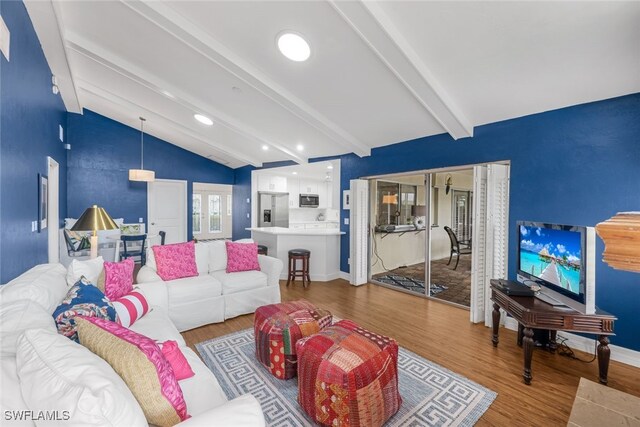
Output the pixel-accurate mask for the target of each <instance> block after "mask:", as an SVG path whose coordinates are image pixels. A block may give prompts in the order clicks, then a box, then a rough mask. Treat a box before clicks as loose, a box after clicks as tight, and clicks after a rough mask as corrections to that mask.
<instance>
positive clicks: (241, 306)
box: [137, 239, 283, 331]
mask: <svg viewBox="0 0 640 427" xmlns="http://www.w3.org/2000/svg"><path fill="white" fill-rule="evenodd" d="M238 242H240V243H242V242H243V241H242V240H239V241H238ZM245 242H251V240H248V239H247V240H246V241H245ZM195 248H196V264H197V267H198V276H195V277H187V278H183V279H176V280H170V281H166V282H165V281H163V280H162V279H161V278H160V276H158V273H157V268H156V261H155V258H154V255H153V250H152V249H151V248H149V249H148V251H147V264H146V265H145V266H144V267H142V268H141V269H140V271H139V272H138V277H137V281H138V283H146V284H155V285H157V287H158V288H160V289H157V291H158V292H159V293H162V292H163V291H162V290H164V292H166V295H163V296H162V298H166V299H167V301H168V302H167V305H168V307H169V318H170V319H171V321H172V322H173V323H174V324H175V325H176V327H177V328H178V330H179V331H186V330H188V329H193V328H197V327H198V326H202V325H207V324H209V323H217V322H224V321H225V320H226V319H230V318H232V317H236V316H240V315H242V314H247V313H253V312H254V311H256V308H258V307H260V306H262V305H267V304H275V303H278V302H280V286H279V282H278V280H279V278H280V273H281V272H282V268H283V264H282V261H280V260H279V259H277V258H273V257H268V256H264V255H258V262H259V264H260V271H242V272H238V273H227V272H226V268H227V250H226V246H225V242H224V241H221V240H218V241H212V242H201V243H196V245H195ZM149 287H150V286H149Z"/></svg>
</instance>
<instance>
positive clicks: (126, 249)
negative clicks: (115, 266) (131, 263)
mask: <svg viewBox="0 0 640 427" xmlns="http://www.w3.org/2000/svg"><path fill="white" fill-rule="evenodd" d="M120 240H122V252H120V258H122V259H125V258H134V257H140V265H145V263H146V262H147V256H146V252H145V245H146V242H147V235H146V234H139V235H126V234H123V235H122V236H120ZM138 242H140V245H139V246H138ZM130 243H133V244H132V245H131V246H129V244H130Z"/></svg>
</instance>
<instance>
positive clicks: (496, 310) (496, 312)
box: [491, 303, 500, 347]
mask: <svg viewBox="0 0 640 427" xmlns="http://www.w3.org/2000/svg"><path fill="white" fill-rule="evenodd" d="M491 317H492V319H493V337H492V338H491V342H492V343H493V346H494V347H497V346H498V329H499V328H500V306H499V305H498V304H496V303H493V312H492V313H491Z"/></svg>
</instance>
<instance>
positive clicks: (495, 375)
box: [183, 279, 640, 426]
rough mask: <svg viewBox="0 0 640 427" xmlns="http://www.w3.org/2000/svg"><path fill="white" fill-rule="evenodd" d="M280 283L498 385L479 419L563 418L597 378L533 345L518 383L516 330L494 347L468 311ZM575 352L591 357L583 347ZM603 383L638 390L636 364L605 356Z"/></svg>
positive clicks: (221, 327)
mask: <svg viewBox="0 0 640 427" xmlns="http://www.w3.org/2000/svg"><path fill="white" fill-rule="evenodd" d="M283 283H284V282H283ZM283 283H281V285H280V288H281V290H282V300H283V301H290V300H295V299H299V298H305V299H307V300H308V301H311V302H313V303H315V304H316V305H318V306H319V307H322V308H326V309H328V310H330V311H331V312H332V313H333V314H334V315H335V316H337V317H340V318H349V319H352V320H354V321H356V322H358V323H359V324H360V325H362V326H363V327H365V328H367V329H370V330H372V331H376V332H378V333H381V334H384V335H389V336H391V337H394V338H395V339H396V340H397V341H398V343H399V344H400V345H401V346H403V347H405V348H407V349H409V350H411V351H413V352H415V353H417V354H419V355H421V356H423V357H425V358H427V359H429V360H431V361H432V362H435V363H438V364H439V365H441V366H444V367H445V368H448V369H450V370H452V371H454V372H456V373H458V374H461V375H464V376H465V377H467V378H469V379H471V380H473V381H475V382H477V383H480V384H482V385H484V386H485V387H488V388H490V389H491V390H493V391H495V392H497V393H498V397H497V399H496V400H495V401H494V402H493V404H492V405H491V407H490V408H489V410H488V411H487V412H486V413H485V414H484V416H483V417H482V418H481V420H480V421H479V423H478V425H480V426H490V425H499V426H505V425H537V426H551V425H554V426H555V425H558V426H559V425H566V423H567V420H568V419H569V413H570V412H571V406H572V404H573V399H574V396H575V393H576V390H577V387H578V382H579V380H580V377H585V378H587V379H590V380H592V381H596V382H597V370H598V368H597V362H593V363H589V364H587V363H583V362H579V361H577V360H572V359H569V358H567V357H562V356H560V355H557V354H551V353H548V352H546V351H543V350H536V351H535V352H534V355H533V365H532V371H533V382H532V384H531V385H530V386H527V385H525V384H524V383H523V382H522V363H523V354H522V349H521V348H519V347H518V346H517V344H516V333H515V332H513V331H510V330H506V329H504V328H503V329H501V331H500V344H499V346H498V348H493V346H492V345H491V329H490V328H487V327H485V326H484V325H474V324H471V323H470V322H469V311H467V310H463V309H460V308H456V307H453V306H450V305H447V304H442V303H439V302H436V301H431V300H428V299H425V298H418V297H414V296H412V295H409V294H406V293H402V292H397V291H394V290H391V289H387V288H384V287H382V286H375V285H370V284H369V285H364V286H361V287H354V286H350V285H349V284H348V283H347V282H346V281H344V280H340V279H338V280H334V281H332V282H327V283H312V284H311V286H310V287H309V288H307V289H303V288H302V285H300V284H298V283H296V284H295V286H290V287H289V288H286V287H285V286H284V284H283ZM252 326H253V315H245V316H241V317H238V318H235V319H230V320H228V321H226V322H224V323H219V324H213V325H207V326H203V327H201V328H197V329H193V330H191V331H187V332H185V333H183V335H184V338H185V340H186V341H187V344H188V345H189V346H190V347H192V348H194V349H195V347H194V345H195V344H196V343H199V342H201V341H205V340H208V339H211V338H214V337H218V336H222V335H225V334H228V333H231V332H235V331H238V330H241V329H244V328H249V327H252ZM578 356H580V357H581V358H583V359H590V357H589V355H587V354H584V353H578ZM609 386H610V387H613V388H615V389H618V390H621V391H624V392H627V393H630V394H633V395H635V396H640V369H638V368H634V367H631V366H629V365H625V364H622V363H618V362H615V361H612V362H611V366H610V368H609Z"/></svg>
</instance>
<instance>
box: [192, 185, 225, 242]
mask: <svg viewBox="0 0 640 427" xmlns="http://www.w3.org/2000/svg"><path fill="white" fill-rule="evenodd" d="M192 198H193V203H192V212H191V215H192V220H193V237H194V238H195V239H197V240H198V241H207V240H220V239H222V240H226V239H231V234H232V231H233V211H232V210H233V186H232V185H225V184H205V183H200V182H194V183H193V195H192Z"/></svg>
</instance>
